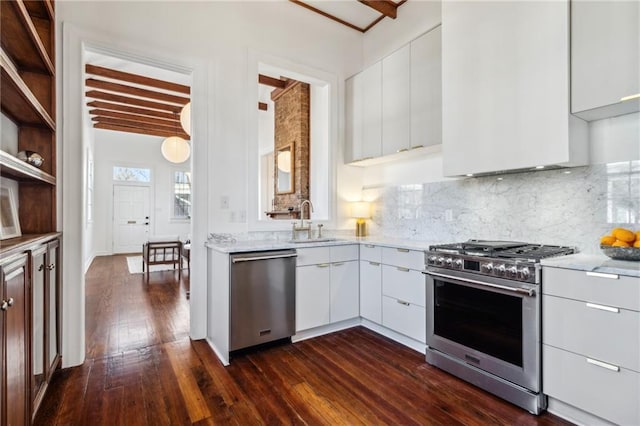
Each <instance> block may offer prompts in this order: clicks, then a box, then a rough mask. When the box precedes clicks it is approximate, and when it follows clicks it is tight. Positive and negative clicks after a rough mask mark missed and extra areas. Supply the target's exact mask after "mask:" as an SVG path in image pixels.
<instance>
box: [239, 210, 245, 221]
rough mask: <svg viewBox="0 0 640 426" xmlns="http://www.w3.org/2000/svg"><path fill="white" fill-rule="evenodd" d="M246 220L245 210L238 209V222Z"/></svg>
mask: <svg viewBox="0 0 640 426" xmlns="http://www.w3.org/2000/svg"><path fill="white" fill-rule="evenodd" d="M246 221H247V211H246V210H240V212H238V222H240V223H244V222H246Z"/></svg>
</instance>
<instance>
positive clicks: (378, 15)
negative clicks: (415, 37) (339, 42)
mask: <svg viewBox="0 0 640 426" xmlns="http://www.w3.org/2000/svg"><path fill="white" fill-rule="evenodd" d="M289 1H290V2H291V3H294V4H296V5H298V6H300V7H304V8H305V9H308V10H310V11H312V12H315V13H317V14H318V15H321V16H324V17H325V18H327V19H331V20H332V21H335V22H338V23H340V24H342V25H345V26H347V27H349V28H351V29H354V30H356V31H360V32H362V33H365V32H367V31H368V30H369V29H371V28H372V27H373V26H374V25H376V24H377V23H378V22H380V21H382V20H383V19H385V18H390V19H396V16H397V10H398V8H399V7H400V6H401V5H402V4H404V3H405V2H406V1H407V0H348V1H327V0H289Z"/></svg>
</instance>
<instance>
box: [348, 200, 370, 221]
mask: <svg viewBox="0 0 640 426" xmlns="http://www.w3.org/2000/svg"><path fill="white" fill-rule="evenodd" d="M370 216H371V209H370V206H369V203H367V202H366V201H357V202H355V203H351V217H355V218H358V219H368V218H369V217H370Z"/></svg>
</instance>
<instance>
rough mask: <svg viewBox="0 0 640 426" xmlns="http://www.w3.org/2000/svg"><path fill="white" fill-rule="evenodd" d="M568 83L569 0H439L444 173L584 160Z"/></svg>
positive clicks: (582, 133)
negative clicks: (440, 0) (477, 0)
mask: <svg viewBox="0 0 640 426" xmlns="http://www.w3.org/2000/svg"><path fill="white" fill-rule="evenodd" d="M569 89H570V87H569V4H568V3H567V2H563V1H552V2H513V1H509V2H471V1H469V2H454V1H446V2H443V3H442V151H443V161H444V174H445V175H446V176H460V175H466V174H478V173H491V172H500V171H507V170H516V169H528V168H533V167H536V166H549V165H564V166H567V165H581V164H586V163H587V161H588V134H587V123H586V122H584V121H582V120H580V119H578V118H576V117H573V116H572V115H571V114H570V111H569V108H570V107H569Z"/></svg>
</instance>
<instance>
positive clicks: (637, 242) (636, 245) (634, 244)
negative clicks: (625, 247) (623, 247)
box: [633, 238, 640, 248]
mask: <svg viewBox="0 0 640 426" xmlns="http://www.w3.org/2000/svg"><path fill="white" fill-rule="evenodd" d="M633 246H634V247H636V248H640V238H638V239H637V240H636V242H635V243H633Z"/></svg>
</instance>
